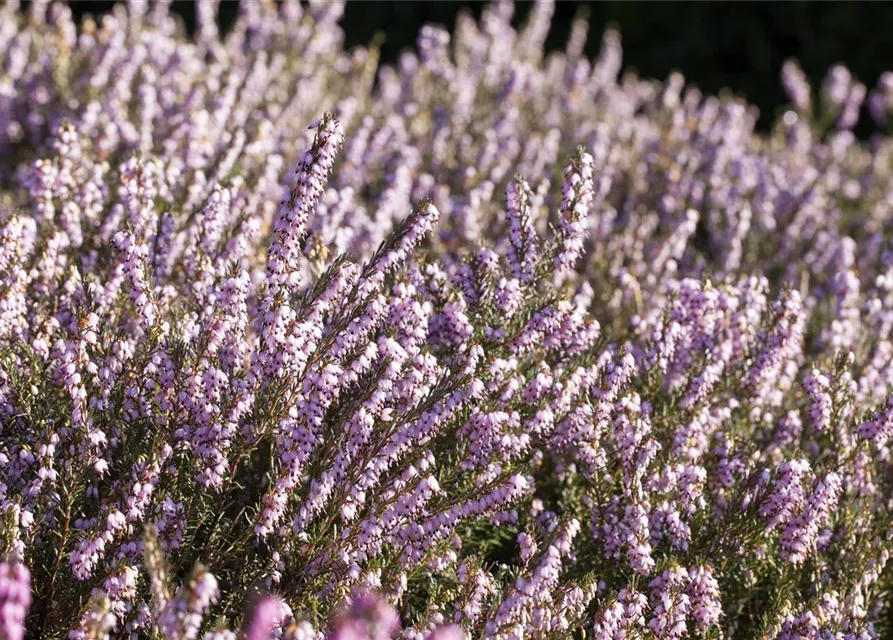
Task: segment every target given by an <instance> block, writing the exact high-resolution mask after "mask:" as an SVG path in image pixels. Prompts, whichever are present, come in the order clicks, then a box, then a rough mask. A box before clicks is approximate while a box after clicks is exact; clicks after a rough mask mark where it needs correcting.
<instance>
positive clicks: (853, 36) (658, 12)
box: [70, 0, 893, 127]
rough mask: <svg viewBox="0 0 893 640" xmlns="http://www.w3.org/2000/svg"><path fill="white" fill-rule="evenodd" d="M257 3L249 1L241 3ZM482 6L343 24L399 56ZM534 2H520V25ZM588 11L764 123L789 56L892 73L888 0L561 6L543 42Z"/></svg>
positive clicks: (228, 15)
mask: <svg viewBox="0 0 893 640" xmlns="http://www.w3.org/2000/svg"><path fill="white" fill-rule="evenodd" d="M243 1H251V0H243ZM70 4H71V7H72V9H73V10H74V13H75V15H76V16H77V17H79V16H81V15H83V14H84V13H94V14H97V13H102V12H104V11H107V10H108V9H109V8H110V7H111V6H112V5H113V4H114V2H110V1H101V2H100V1H95V2H86V1H83V0H81V1H78V2H71V3H70ZM484 5H485V3H484V2H452V1H446V0H417V1H409V0H403V1H395V0H366V1H362V0H351V1H349V2H348V3H347V9H346V11H345V16H344V20H343V21H342V26H343V27H344V30H345V34H346V38H347V44H348V45H349V46H353V45H359V44H367V43H368V42H369V41H370V40H371V39H372V37H373V35H375V34H376V33H377V32H381V33H382V34H383V35H384V36H385V37H386V40H385V43H384V45H383V49H382V57H383V60H384V61H393V60H395V59H396V56H397V54H398V53H399V52H400V51H401V50H402V49H404V48H405V47H410V46H412V45H413V44H414V42H415V37H416V34H417V33H418V30H419V27H420V26H421V25H422V24H424V23H426V22H436V23H440V24H443V25H445V26H446V27H448V28H450V29H451V28H452V26H453V24H454V21H455V18H456V15H457V14H458V13H459V11H461V10H462V9H463V8H465V9H468V10H470V11H471V12H472V13H473V14H474V15H475V16H479V15H480V12H481V9H482V8H483V7H484ZM530 6H531V3H529V2H516V10H515V19H514V21H515V22H516V23H517V24H519V25H520V24H522V23H523V20H524V18H525V17H526V15H527V13H528V11H529V10H530ZM173 8H174V11H176V12H177V13H179V14H180V15H182V16H183V18H184V20H185V21H186V25H187V28H191V27H192V26H193V25H194V7H193V6H192V3H191V2H187V1H183V0H179V1H175V2H174V3H173ZM237 10H238V2H237V1H236V0H224V1H223V3H222V7H221V16H220V22H221V26H222V27H223V28H226V27H227V25H229V24H231V23H232V21H233V19H234V18H235V16H236V13H237ZM580 10H582V11H585V12H587V13H588V15H589V20H590V25H591V27H590V34H589V40H588V44H587V53H588V54H589V55H590V56H594V55H595V54H596V53H597V52H598V49H599V45H600V40H601V34H602V32H603V31H604V29H605V27H607V26H608V25H613V26H616V27H618V28H619V30H620V32H621V35H622V38H623V61H624V68H626V69H635V70H637V71H638V72H639V73H640V74H641V75H643V76H646V77H653V78H665V77H666V76H667V74H668V73H670V72H671V71H674V70H678V71H681V72H682V73H683V74H684V75H685V76H686V78H687V79H688V80H689V82H692V83H694V84H696V85H697V86H699V87H700V88H701V89H703V90H705V91H707V92H710V93H716V92H718V91H719V90H720V89H723V88H728V89H731V90H732V91H734V92H735V93H737V94H739V95H743V96H745V97H746V98H747V99H748V100H749V101H750V102H752V103H754V104H756V105H757V106H758V107H759V109H760V126H761V127H766V126H767V125H768V124H769V123H770V122H771V120H772V118H773V116H774V115H775V113H776V111H777V110H778V109H779V107H780V106H781V105H782V104H783V103H784V93H783V92H782V89H781V84H780V82H779V71H780V69H781V65H782V63H783V62H784V60H785V59H786V58H789V57H793V58H796V59H798V60H799V61H800V63H801V64H802V66H803V68H804V70H805V71H806V73H807V75H808V76H809V77H810V79H811V80H812V81H813V86H814V87H815V86H817V84H818V83H819V82H820V81H821V79H822V78H823V77H824V75H825V73H826V72H827V70H828V68H829V67H831V66H832V65H834V64H837V63H843V64H845V65H847V66H848V67H849V68H850V70H851V71H852V72H853V75H854V76H856V77H857V78H858V79H860V80H861V81H862V82H864V83H866V84H867V85H868V86H869V88H871V87H872V86H873V85H874V83H875V81H876V80H877V77H878V76H879V75H880V73H881V72H883V71H886V70H887V69H891V70H893V48H891V44H893V3H887V2H855V1H848V2H779V1H772V2H636V1H631V0H626V1H620V2H610V1H608V2H558V3H557V4H556V7H555V16H554V18H553V21H552V29H551V31H550V32H549V38H548V41H547V46H548V47H549V48H550V49H561V48H563V46H564V44H565V42H566V41H567V36H568V34H569V33H570V27H571V22H572V21H573V19H574V17H575V15H576V14H577V12H578V11H580Z"/></svg>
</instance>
